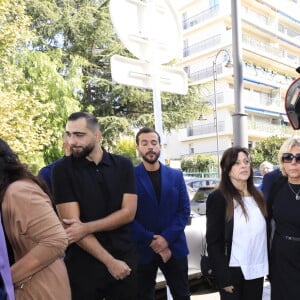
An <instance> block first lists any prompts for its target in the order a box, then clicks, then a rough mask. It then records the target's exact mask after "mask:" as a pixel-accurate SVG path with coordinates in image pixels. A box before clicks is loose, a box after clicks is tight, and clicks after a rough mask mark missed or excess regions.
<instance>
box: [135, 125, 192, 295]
mask: <svg viewBox="0 0 300 300" xmlns="http://www.w3.org/2000/svg"><path fill="white" fill-rule="evenodd" d="M136 149H137V151H138V152H139V154H140V156H141V157H142V163H141V164H140V165H138V166H137V167H135V175H136V183H137V194H138V205H137V213H136V217H135V220H134V222H133V234H134V239H135V242H136V246H137V251H138V254H139V265H138V289H139V291H138V295H139V296H138V299H139V300H153V299H154V297H155V278H156V274H157V270H158V268H160V270H161V271H162V273H163V274H164V276H165V278H166V281H167V285H168V286H169V288H170V291H171V294H172V297H173V299H174V300H186V299H190V291H189V282H188V261H187V255H188V247H187V242H186V237H185V233H184V229H185V226H186V225H187V223H188V220H189V216H190V201H189V197H188V194H187V190H186V185H185V182H184V179H183V174H182V172H181V171H178V170H175V169H171V168H169V167H167V166H165V165H163V164H162V163H160V162H159V160H158V158H159V156H160V150H161V141H160V136H159V134H158V133H157V132H156V131H155V130H153V129H151V128H142V129H141V130H140V131H139V132H138V133H137V135H136Z"/></svg>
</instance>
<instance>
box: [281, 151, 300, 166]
mask: <svg viewBox="0 0 300 300" xmlns="http://www.w3.org/2000/svg"><path fill="white" fill-rule="evenodd" d="M294 158H295V160H296V163H297V164H300V153H296V154H292V153H283V154H282V162H284V163H291V162H292V161H293V159H294Z"/></svg>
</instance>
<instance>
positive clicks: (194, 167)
mask: <svg viewBox="0 0 300 300" xmlns="http://www.w3.org/2000/svg"><path fill="white" fill-rule="evenodd" d="M216 167H217V159H216V158H215V157H214V156H213V155H212V154H195V155H193V156H191V157H186V158H185V157H184V158H183V159H182V160H181V168H182V171H183V172H202V173H209V172H211V171H212V169H216Z"/></svg>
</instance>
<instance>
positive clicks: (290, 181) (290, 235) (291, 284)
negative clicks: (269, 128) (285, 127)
mask: <svg viewBox="0 0 300 300" xmlns="http://www.w3.org/2000/svg"><path fill="white" fill-rule="evenodd" d="M278 159H279V164H280V169H281V172H282V175H283V176H280V177H279V179H277V180H276V181H274V182H273V184H272V186H271V190H270V194H269V197H268V199H267V203H268V211H269V218H270V219H273V220H274V223H275V233H274V236H273V239H272V242H271V251H270V254H271V255H270V280H271V300H295V299H299V297H300V139H295V138H292V139H288V140H287V141H285V142H284V143H283V145H282V146H281V148H280V150H279V153H278Z"/></svg>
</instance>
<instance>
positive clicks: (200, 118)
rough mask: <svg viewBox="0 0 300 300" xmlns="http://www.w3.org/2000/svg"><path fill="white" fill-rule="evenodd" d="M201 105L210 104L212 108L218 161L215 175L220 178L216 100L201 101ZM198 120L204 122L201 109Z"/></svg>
mask: <svg viewBox="0 0 300 300" xmlns="http://www.w3.org/2000/svg"><path fill="white" fill-rule="evenodd" d="M201 104H202V105H205V104H207V105H208V104H210V105H211V106H212V108H213V115H214V127H215V129H216V137H217V159H218V163H217V173H218V178H219V177H220V155H219V129H218V123H217V122H218V114H217V107H216V100H215V99H214V103H213V102H210V101H203V102H201ZM199 120H206V118H205V116H204V114H203V113H202V109H201V111H200V116H199Z"/></svg>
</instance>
